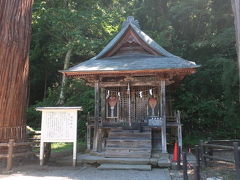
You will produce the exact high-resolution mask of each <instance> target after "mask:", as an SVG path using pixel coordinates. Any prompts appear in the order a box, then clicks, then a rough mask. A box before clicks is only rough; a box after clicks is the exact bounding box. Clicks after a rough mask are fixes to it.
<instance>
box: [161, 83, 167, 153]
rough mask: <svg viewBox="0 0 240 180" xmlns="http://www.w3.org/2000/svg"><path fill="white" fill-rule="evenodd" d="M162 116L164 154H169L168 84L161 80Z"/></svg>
mask: <svg viewBox="0 0 240 180" xmlns="http://www.w3.org/2000/svg"><path fill="white" fill-rule="evenodd" d="M160 108H161V111H160V115H161V117H162V118H163V123H162V126H161V134H162V153H167V137H166V135H167V133H166V84H165V80H161V83H160Z"/></svg>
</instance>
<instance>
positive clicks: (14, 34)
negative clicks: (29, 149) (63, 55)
mask: <svg viewBox="0 0 240 180" xmlns="http://www.w3.org/2000/svg"><path fill="white" fill-rule="evenodd" d="M32 3H33V0H0V8H1V10H0V142H7V141H8V140H9V139H10V138H13V139H15V140H16V141H23V140H24V139H25V138H26V107H27V96H28V71H29V47H30V38H31V10H32Z"/></svg>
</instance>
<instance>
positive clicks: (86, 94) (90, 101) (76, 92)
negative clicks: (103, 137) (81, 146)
mask: <svg viewBox="0 0 240 180" xmlns="http://www.w3.org/2000/svg"><path fill="white" fill-rule="evenodd" d="M65 88H66V100H65V104H64V106H82V108H83V109H84V111H83V112H80V113H79V119H78V135H79V136H81V138H82V139H84V138H85V137H84V136H85V124H86V121H87V114H88V112H92V111H93V108H94V95H93V89H92V88H90V87H88V86H85V84H84V82H83V81H80V80H69V81H68V82H67V85H66V87H65ZM59 93H60V87H59V85H56V86H54V87H52V88H50V89H49V90H48V97H47V98H45V99H43V101H39V102H37V103H36V104H34V105H32V106H30V107H29V108H28V125H29V126H31V127H33V128H36V129H37V128H39V127H40V125H41V124H40V123H41V113H40V112H37V111H36V110H35V108H36V107H46V106H47V107H48V106H56V104H57V101H58V98H59Z"/></svg>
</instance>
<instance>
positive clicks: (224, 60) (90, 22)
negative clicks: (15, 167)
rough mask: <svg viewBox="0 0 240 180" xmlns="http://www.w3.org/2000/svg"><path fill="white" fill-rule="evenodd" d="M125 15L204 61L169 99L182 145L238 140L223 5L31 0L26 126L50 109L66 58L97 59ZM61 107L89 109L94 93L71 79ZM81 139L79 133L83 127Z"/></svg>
mask: <svg viewBox="0 0 240 180" xmlns="http://www.w3.org/2000/svg"><path fill="white" fill-rule="evenodd" d="M127 16H134V17H135V19H137V20H139V23H140V27H141V29H142V30H143V31H144V32H145V33H146V34H148V35H149V36H150V37H152V38H153V39H154V40H155V41H156V42H157V43H159V44H160V45H161V46H163V47H164V48H165V49H166V50H168V51H170V52H171V53H173V54H175V55H177V56H180V57H182V58H184V59H187V60H192V61H195V62H196V63H197V64H201V65H202V66H201V68H199V69H198V70H197V73H195V74H194V75H192V76H189V77H187V78H185V79H184V80H183V81H182V83H181V85H180V86H179V87H178V89H177V91H176V92H177V93H175V94H174V96H175V101H174V106H175V109H178V110H180V111H181V112H182V114H181V115H182V123H183V125H184V126H183V127H184V139H185V142H187V141H188V142H191V141H194V140H195V139H199V138H207V137H212V138H215V139H221V138H228V139H229V138H240V118H239V117H240V111H239V109H240V104H239V94H238V92H239V79H238V69H237V54H236V48H235V32H234V19H233V13H232V8H231V2H230V1H226V0H35V3H34V7H33V20H32V43H31V50H30V83H29V88H30V96H29V108H28V114H27V118H28V123H27V124H28V125H30V126H31V127H33V128H39V127H40V114H39V113H38V112H36V111H35V109H34V108H35V107H37V106H55V105H57V103H58V100H59V93H60V89H61V78H62V75H61V73H59V72H58V70H62V69H63V68H64V60H65V58H66V55H67V53H68V55H70V66H72V65H75V64H77V63H80V62H82V61H85V60H87V59H89V58H91V57H93V56H95V55H96V54H97V53H98V52H100V50H101V49H102V48H103V47H104V46H105V45H106V44H107V43H108V42H109V41H110V40H111V39H112V38H113V37H114V36H115V35H116V33H117V32H118V31H119V29H120V28H121V24H122V22H123V21H124V20H125V19H126V18H127ZM64 90H65V98H64V104H63V105H66V106H78V105H80V106H83V108H84V112H83V113H82V114H81V118H82V121H80V125H81V127H83V125H84V124H85V121H86V116H87V113H88V112H90V113H91V112H92V111H93V103H94V95H93V90H92V89H91V88H89V87H86V86H85V85H84V82H82V81H79V80H72V79H69V80H68V81H67V85H66V86H65V89H64ZM80 131H81V132H80V134H82V135H83V133H84V128H81V130H80Z"/></svg>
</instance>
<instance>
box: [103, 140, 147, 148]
mask: <svg viewBox="0 0 240 180" xmlns="http://www.w3.org/2000/svg"><path fill="white" fill-rule="evenodd" d="M106 147H124V148H151V147H152V143H151V140H129V139H127V140H113V139H108V140H107V143H106Z"/></svg>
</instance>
